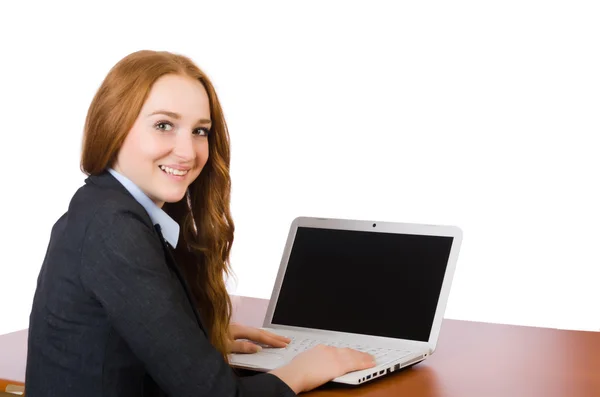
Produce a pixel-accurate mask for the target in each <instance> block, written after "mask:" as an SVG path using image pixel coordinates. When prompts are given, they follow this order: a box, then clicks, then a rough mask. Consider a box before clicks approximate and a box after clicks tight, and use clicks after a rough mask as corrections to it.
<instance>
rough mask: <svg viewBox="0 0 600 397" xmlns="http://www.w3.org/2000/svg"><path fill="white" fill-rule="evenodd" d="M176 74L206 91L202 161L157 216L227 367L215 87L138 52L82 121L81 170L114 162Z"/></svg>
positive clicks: (226, 183)
mask: <svg viewBox="0 0 600 397" xmlns="http://www.w3.org/2000/svg"><path fill="white" fill-rule="evenodd" d="M166 74H179V75H184V76H189V77H192V78H194V79H197V80H198V81H199V82H200V83H202V85H203V86H204V88H205V89H206V92H207V93H208V98H209V102H210V116H211V120H212V128H211V134H210V137H209V153H210V155H209V157H208V161H207V163H206V165H205V166H204V168H203V170H202V172H201V173H200V176H198V178H197V179H196V180H195V181H194V182H192V184H191V185H190V186H189V188H188V191H187V194H186V197H184V198H183V199H182V200H181V201H179V202H177V203H165V205H164V206H163V210H164V211H165V212H167V213H168V214H169V215H170V216H171V217H172V218H173V219H174V220H175V221H177V223H179V225H180V226H181V232H180V233H181V234H180V240H179V243H178V244H177V248H176V250H175V257H176V259H177V263H178V266H179V267H180V268H181V270H182V272H183V274H184V275H185V277H186V279H187V281H188V283H189V284H190V287H191V289H192V291H193V294H194V298H195V300H196V302H195V304H196V305H197V307H198V309H199V311H200V314H201V316H202V317H203V320H204V321H205V323H206V325H207V327H208V328H209V330H208V331H209V335H210V341H211V343H212V344H213V345H214V346H215V347H216V348H217V349H218V350H219V351H220V352H221V354H222V355H223V357H224V359H225V360H226V361H227V349H226V346H227V338H228V334H227V332H228V328H229V322H230V319H231V310H232V306H231V300H230V298H229V294H228V293H227V290H226V288H225V279H224V276H226V275H227V276H229V275H231V268H230V264H229V252H230V250H231V244H232V243H233V232H234V225H233V221H232V219H231V213H230V208H229V202H230V192H231V178H230V175H229V163H230V149H229V133H228V131H227V125H226V123H225V118H224V116H223V111H222V109H221V105H220V103H219V100H218V98H217V94H216V92H215V89H214V87H213V85H212V83H211V82H210V80H209V79H208V77H207V76H206V74H204V73H203V72H202V71H201V70H200V69H199V68H198V67H197V66H196V65H195V64H194V62H192V61H191V60H190V59H189V58H187V57H185V56H182V55H178V54H173V53H170V52H164V51H163V52H156V51H147V50H145V51H138V52H135V53H133V54H130V55H128V56H126V57H125V58H123V59H122V60H121V61H119V62H118V63H117V64H116V65H115V66H114V67H113V68H112V69H111V70H110V72H109V73H108V75H107V76H106V78H105V79H104V81H103V82H102V85H101V86H100V88H99V89H98V91H97V93H96V95H95V96H94V99H93V100H92V103H91V105H90V107H89V110H88V114H87V118H86V121H85V129H84V137H83V150H82V155H81V169H82V171H83V172H84V173H86V174H88V175H98V174H101V173H103V172H105V171H106V169H107V168H108V167H111V166H112V164H113V163H114V161H115V159H116V156H117V153H118V152H119V149H120V148H121V145H122V144H123V141H124V140H125V137H126V136H127V134H128V132H129V130H130V129H131V128H132V126H133V124H134V122H135V120H136V118H137V117H138V115H139V113H140V111H141V109H142V105H143V104H144V102H145V101H146V98H147V96H148V94H149V92H150V89H151V88H152V85H153V84H154V82H155V81H156V80H158V78H160V77H161V76H163V75H166Z"/></svg>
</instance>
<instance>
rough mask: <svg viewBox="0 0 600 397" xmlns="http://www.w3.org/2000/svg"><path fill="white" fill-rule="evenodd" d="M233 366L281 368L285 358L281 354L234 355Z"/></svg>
mask: <svg viewBox="0 0 600 397" xmlns="http://www.w3.org/2000/svg"><path fill="white" fill-rule="evenodd" d="M230 361H231V364H232V365H236V364H238V365H246V366H249V367H254V368H264V369H274V368H277V367H280V366H281V365H282V364H283V362H284V359H283V356H282V355H281V354H279V353H269V352H264V351H261V352H258V353H252V354H232V355H231V357H230Z"/></svg>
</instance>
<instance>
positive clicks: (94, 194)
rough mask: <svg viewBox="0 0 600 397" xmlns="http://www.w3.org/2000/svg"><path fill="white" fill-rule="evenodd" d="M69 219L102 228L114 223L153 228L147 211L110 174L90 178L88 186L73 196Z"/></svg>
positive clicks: (86, 184)
mask: <svg viewBox="0 0 600 397" xmlns="http://www.w3.org/2000/svg"><path fill="white" fill-rule="evenodd" d="M68 214H69V218H72V219H75V220H77V221H81V222H84V223H86V224H88V226H89V225H90V224H96V225H97V226H101V225H102V224H104V223H107V222H109V223H114V220H115V219H117V218H118V219H131V220H138V221H140V222H141V223H142V224H145V225H146V226H148V227H152V222H151V220H150V217H149V216H148V214H147V213H146V210H145V209H144V208H143V207H142V206H141V205H140V204H139V203H138V202H137V201H136V200H135V198H134V197H133V196H132V195H131V194H130V193H129V192H128V191H127V190H126V189H125V188H124V187H123V185H121V184H120V182H118V181H117V180H116V179H114V178H113V177H112V176H111V175H110V174H108V173H107V174H102V175H99V176H90V177H88V178H87V179H86V181H85V185H83V186H82V187H80V188H79V189H78V190H77V192H76V193H75V194H74V195H73V198H72V199H71V202H70V203H69V209H68Z"/></svg>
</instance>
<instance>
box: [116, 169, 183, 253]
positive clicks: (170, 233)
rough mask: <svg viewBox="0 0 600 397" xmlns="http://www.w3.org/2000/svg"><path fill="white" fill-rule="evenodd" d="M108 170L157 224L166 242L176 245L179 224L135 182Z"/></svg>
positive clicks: (172, 245)
mask: <svg viewBox="0 0 600 397" xmlns="http://www.w3.org/2000/svg"><path fill="white" fill-rule="evenodd" d="M108 172H110V173H111V174H112V176H114V177H115V178H116V179H117V180H118V181H119V182H121V185H123V186H124V187H125V189H127V190H128V191H129V193H131V195H132V196H133V198H135V199H136V201H137V202H138V203H140V204H141V205H142V207H144V209H145V210H146V212H147V213H148V215H150V219H151V220H152V223H153V224H155V225H156V224H159V225H160V228H161V231H162V234H163V237H164V238H165V240H167V243H169V244H171V247H173V248H175V247H177V241H178V240H179V224H178V223H177V222H175V220H174V219H173V218H171V217H170V216H169V215H168V214H167V213H166V212H165V211H163V210H162V209H161V208H160V207H159V206H158V205H156V204H154V202H153V201H152V200H150V197H148V196H147V195H146V193H144V192H143V191H142V189H140V188H139V187H138V186H137V185H136V184H135V183H133V182H132V181H131V180H130V179H129V178H127V177H126V176H124V175H121V174H119V173H118V172H117V171H115V170H114V169H112V168H109V169H108Z"/></svg>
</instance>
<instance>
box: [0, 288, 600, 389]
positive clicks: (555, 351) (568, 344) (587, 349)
mask: <svg viewBox="0 0 600 397" xmlns="http://www.w3.org/2000/svg"><path fill="white" fill-rule="evenodd" d="M232 300H233V305H234V317H233V320H234V321H238V322H240V323H244V324H248V325H253V326H261V325H262V319H263V317H264V315H265V312H266V310H267V304H268V301H267V300H264V299H256V298H247V297H232ZM26 342H27V331H26V330H24V331H19V332H15V333H12V334H7V335H2V336H0V378H8V379H14V380H17V381H23V380H24V378H25V356H26ZM303 395H305V396H310V397H317V396H318V397H334V396H363V397H384V396H410V397H442V396H443V397H598V396H600V333H598V332H581V331H563V330H554V329H545V328H533V327H519V326H510V325H498V324H485V323H476V322H469V321H456V320H444V323H443V325H442V331H441V334H440V341H439V343H438V348H437V350H436V352H435V353H434V354H433V356H431V357H430V358H428V359H427V360H425V361H423V362H422V363H420V364H417V365H416V366H414V367H413V368H411V369H408V370H405V371H400V372H397V373H394V374H391V375H388V376H385V377H383V378H381V379H378V380H375V381H372V382H369V383H366V384H364V385H361V386H346V385H339V384H327V385H324V386H322V387H320V388H319V389H317V390H314V391H312V392H310V393H306V394H303Z"/></svg>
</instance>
